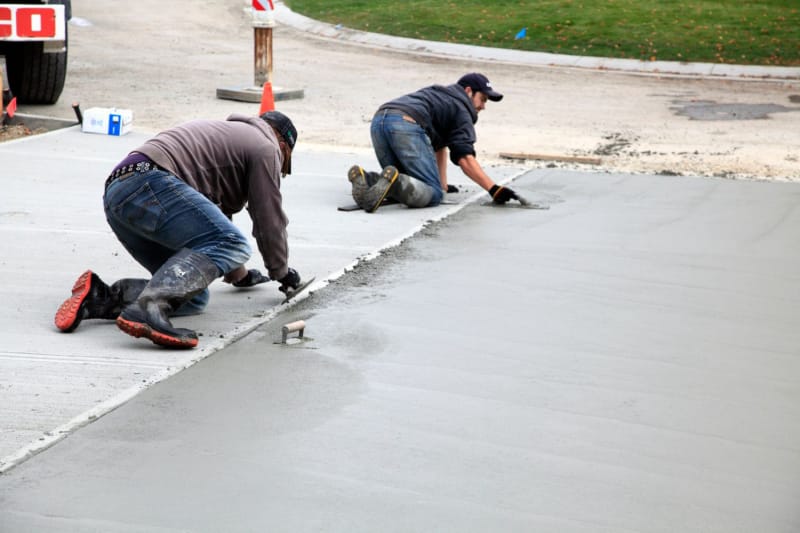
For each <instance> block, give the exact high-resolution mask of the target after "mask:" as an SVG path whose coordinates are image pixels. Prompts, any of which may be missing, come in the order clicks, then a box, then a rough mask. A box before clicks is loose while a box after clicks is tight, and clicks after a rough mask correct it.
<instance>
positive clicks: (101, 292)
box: [55, 270, 147, 333]
mask: <svg viewBox="0 0 800 533" xmlns="http://www.w3.org/2000/svg"><path fill="white" fill-rule="evenodd" d="M145 285H147V280H146V279H133V278H125V279H121V280H119V281H116V282H114V283H113V284H112V285H111V286H110V287H109V286H108V285H106V284H105V283H103V280H101V279H100V276H98V275H97V274H95V273H94V272H92V271H91V270H87V271H86V272H84V273H83V274H81V275H80V277H79V278H78V280H77V281H76V282H75V284H74V285H73V286H72V296H70V297H69V298H67V299H66V300H65V301H64V303H62V304H61V306H60V307H59V308H58V311H56V316H55V324H56V327H57V328H58V329H60V330H61V331H63V332H64V333H71V332H73V331H75V328H77V327H78V326H79V325H80V323H81V321H83V320H85V319H89V318H105V319H115V318H117V317H118V316H119V314H120V312H121V311H122V308H123V307H125V306H126V305H128V304H130V303H132V302H134V301H135V300H136V298H138V296H139V293H141V292H142V289H144V287H145Z"/></svg>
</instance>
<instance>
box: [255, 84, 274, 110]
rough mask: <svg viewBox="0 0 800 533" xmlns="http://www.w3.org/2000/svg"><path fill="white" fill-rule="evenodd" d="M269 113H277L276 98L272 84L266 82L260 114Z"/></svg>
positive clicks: (262, 92)
mask: <svg viewBox="0 0 800 533" xmlns="http://www.w3.org/2000/svg"><path fill="white" fill-rule="evenodd" d="M267 111H275V97H274V96H273V94H272V83H270V82H268V81H265V82H264V89H263V90H262V91H261V109H260V110H259V112H258V114H259V115H263V114H264V113H266V112H267Z"/></svg>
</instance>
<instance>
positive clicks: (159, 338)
mask: <svg viewBox="0 0 800 533" xmlns="http://www.w3.org/2000/svg"><path fill="white" fill-rule="evenodd" d="M117 327H118V328H119V329H121V330H122V331H124V332H125V333H127V334H128V335H130V336H132V337H136V338H137V339H139V338H142V337H144V338H146V339H150V340H151V341H152V342H153V343H155V344H158V345H159V346H166V347H168V348H194V347H195V346H197V343H198V340H197V339H192V338H179V337H173V336H171V335H166V334H164V333H161V332H160V331H156V330H154V329H153V328H151V327H150V326H148V325H147V324H143V323H141V322H132V321H130V320H125V319H124V318H122V316H118V317H117Z"/></svg>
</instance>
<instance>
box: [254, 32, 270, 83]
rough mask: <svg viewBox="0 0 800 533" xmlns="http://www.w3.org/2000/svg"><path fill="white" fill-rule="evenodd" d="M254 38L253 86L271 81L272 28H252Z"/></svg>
mask: <svg viewBox="0 0 800 533" xmlns="http://www.w3.org/2000/svg"><path fill="white" fill-rule="evenodd" d="M253 34H254V38H255V46H254V50H255V63H254V64H255V86H256V87H262V86H263V85H264V84H265V83H266V82H270V83H272V28H271V27H255V28H253Z"/></svg>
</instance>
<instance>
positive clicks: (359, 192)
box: [347, 165, 381, 209]
mask: <svg viewBox="0 0 800 533" xmlns="http://www.w3.org/2000/svg"><path fill="white" fill-rule="evenodd" d="M380 177H381V175H380V174H378V173H377V172H367V171H366V170H364V169H363V168H362V167H361V166H359V165H353V166H352V167H350V170H348V171H347V179H348V180H350V184H351V185H352V186H353V190H352V193H351V194H352V195H353V200H354V201H355V202H356V204H358V206H359V207H361V208H362V209H363V206H362V204H363V203H364V194H365V193H366V192H367V191H368V190H369V188H370V187H371V186H373V185H375V183H376V182H377V181H378V180H379V179H380Z"/></svg>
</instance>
